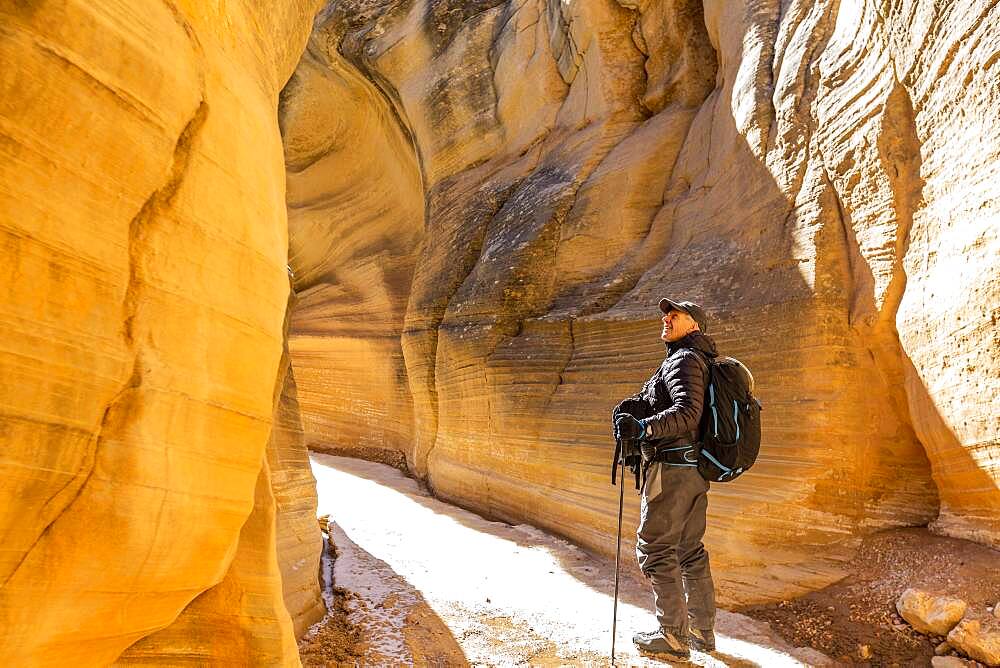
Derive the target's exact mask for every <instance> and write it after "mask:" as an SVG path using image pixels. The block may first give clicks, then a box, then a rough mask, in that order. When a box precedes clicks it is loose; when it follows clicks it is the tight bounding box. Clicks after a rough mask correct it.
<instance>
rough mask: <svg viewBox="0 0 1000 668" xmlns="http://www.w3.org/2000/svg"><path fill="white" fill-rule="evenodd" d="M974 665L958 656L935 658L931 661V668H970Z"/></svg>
mask: <svg viewBox="0 0 1000 668" xmlns="http://www.w3.org/2000/svg"><path fill="white" fill-rule="evenodd" d="M971 665H972V663H971V662H970V661H966V660H965V659H960V658H958V657H957V656H935V657H934V658H932V659H931V668H968V667H969V666H971Z"/></svg>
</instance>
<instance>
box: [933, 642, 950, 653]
mask: <svg viewBox="0 0 1000 668" xmlns="http://www.w3.org/2000/svg"><path fill="white" fill-rule="evenodd" d="M951 649H952V647H951V645H949V644H948V641H947V640H945V641H944V642H942V643H941V644H939V645H938V646H937V647H935V648H934V653H935V654H937V655H938V656H944V655H945V654H947V653H948V652H950V651H951Z"/></svg>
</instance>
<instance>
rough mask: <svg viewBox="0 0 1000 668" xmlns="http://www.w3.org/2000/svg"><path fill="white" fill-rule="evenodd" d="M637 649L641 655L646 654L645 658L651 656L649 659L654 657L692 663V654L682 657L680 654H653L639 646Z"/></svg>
mask: <svg viewBox="0 0 1000 668" xmlns="http://www.w3.org/2000/svg"><path fill="white" fill-rule="evenodd" d="M636 649H637V650H639V653H640V654H644V655H645V656H649V657H653V658H659V659H669V660H671V661H683V662H684V663H690V661H691V655H690V654H688V655H686V656H682V655H679V654H671V653H670V652H653V651H651V650H648V649H643V648H641V647H638V646H637V647H636Z"/></svg>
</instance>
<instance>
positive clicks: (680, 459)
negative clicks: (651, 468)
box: [649, 443, 701, 468]
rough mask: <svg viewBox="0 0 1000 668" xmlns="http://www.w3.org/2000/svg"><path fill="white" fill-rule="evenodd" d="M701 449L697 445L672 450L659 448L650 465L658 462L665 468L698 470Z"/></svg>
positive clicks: (692, 444)
mask: <svg viewBox="0 0 1000 668" xmlns="http://www.w3.org/2000/svg"><path fill="white" fill-rule="evenodd" d="M700 450H701V448H700V447H699V446H698V444H697V443H689V444H688V445H679V446H677V447H672V448H659V449H658V450H657V451H656V454H655V455H653V458H652V459H651V460H649V461H650V463H653V462H659V463H661V464H666V465H667V466H678V467H680V466H683V467H690V468H698V453H699V452H700Z"/></svg>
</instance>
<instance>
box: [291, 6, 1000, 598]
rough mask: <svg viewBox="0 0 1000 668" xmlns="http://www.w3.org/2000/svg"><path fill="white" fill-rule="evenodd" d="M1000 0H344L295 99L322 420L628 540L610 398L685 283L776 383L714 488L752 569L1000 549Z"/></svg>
mask: <svg viewBox="0 0 1000 668" xmlns="http://www.w3.org/2000/svg"><path fill="white" fill-rule="evenodd" d="M997 11H998V10H997V8H996V7H993V6H982V5H980V4H979V3H973V2H960V3H947V4H946V3H934V2H929V1H918V2H909V1H904V0H893V1H885V2H863V1H861V0H856V1H851V2H847V1H841V2H833V1H828V2H823V1H819V2H797V1H795V0H790V1H788V2H778V0H745V1H744V2H724V1H723V0H708V1H706V2H704V3H700V2H696V1H694V0H619V1H618V2H615V1H613V0H595V1H593V2H575V1H574V2H560V1H556V0H525V1H523V2H504V1H503V0H479V1H477V2H449V1H448V0H414V1H412V2H391V1H385V2H380V3H367V2H360V1H355V2H338V3H330V4H329V5H328V7H327V9H326V10H325V11H324V13H323V14H322V15H321V18H320V20H319V21H318V22H317V29H316V31H314V33H313V37H312V41H311V46H310V50H309V54H310V55H309V56H308V57H307V58H306V59H305V60H304V61H303V62H302V63H301V64H300V66H299V69H298V70H297V72H296V75H295V77H294V78H293V82H297V83H296V85H294V86H289V88H288V89H286V91H285V94H284V96H283V105H284V106H283V109H284V116H283V120H282V127H283V132H284V136H285V140H286V158H287V159H288V162H289V165H290V170H289V177H288V178H289V195H290V200H289V202H290V215H289V225H290V237H291V239H292V241H291V245H292V247H293V249H294V248H302V249H308V253H306V252H305V251H303V254H302V255H296V254H295V253H293V255H292V267H293V269H294V270H295V271H296V274H297V276H300V277H302V276H305V277H306V278H302V279H300V280H302V281H303V283H301V284H299V285H297V287H298V288H299V289H300V290H301V292H302V294H303V297H304V302H306V303H308V304H309V306H308V307H307V308H306V309H305V310H303V311H302V312H300V313H297V315H296V319H295V322H294V324H293V348H292V349H293V365H294V366H295V368H296V372H297V378H298V380H299V383H300V386H299V389H300V396H301V397H302V402H303V410H304V412H308V413H309V419H308V420H306V429H307V432H310V431H311V432H312V433H311V435H307V439H311V441H312V442H314V443H322V444H324V445H325V446H327V447H329V446H333V447H364V446H365V444H366V443H367V442H376V443H377V444H378V446H379V447H382V448H397V449H399V450H401V451H403V452H404V453H405V454H406V457H407V459H408V461H409V464H410V467H411V468H412V469H413V470H414V471H415V472H417V473H418V474H419V475H421V476H424V477H426V478H427V479H428V480H429V482H430V484H431V485H432V486H433V488H434V489H435V491H436V492H437V493H438V494H440V495H442V496H444V497H446V498H450V499H453V500H456V501H458V502H459V503H462V504H463V505H466V506H469V507H472V508H474V509H476V510H479V511H482V512H485V513H487V514H489V515H492V516H498V517H503V518H508V519H511V520H518V521H523V520H530V521H532V522H534V523H536V524H539V525H541V526H544V527H547V528H549V529H552V530H554V531H557V532H559V533H562V534H564V535H567V536H569V537H571V538H573V539H575V540H578V541H580V542H582V543H583V544H585V545H589V546H591V547H593V548H595V549H598V550H602V551H608V550H610V549H611V546H612V545H613V540H612V539H611V538H610V536H612V535H613V532H614V528H615V515H616V510H617V508H616V503H615V502H616V499H615V491H614V490H613V489H612V488H611V487H610V486H609V485H608V480H607V475H608V468H609V464H610V462H609V457H610V448H611V444H610V436H609V428H608V415H609V412H610V409H611V407H612V406H613V405H614V404H615V403H616V401H617V400H618V399H620V398H621V397H623V396H625V395H627V394H630V393H632V392H634V391H635V390H636V389H637V388H638V386H639V384H640V383H641V382H642V380H643V379H644V378H645V377H647V376H648V374H649V373H650V372H651V370H652V369H653V368H655V366H656V364H657V363H658V361H659V360H660V358H661V356H662V347H661V345H660V344H659V342H658V339H657V333H658V324H659V323H658V322H657V318H658V314H657V312H656V307H655V303H656V301H657V300H658V298H659V297H661V296H664V295H670V296H677V297H684V298H689V299H693V300H696V301H699V302H701V303H702V304H704V305H706V306H707V307H708V310H709V311H710V313H711V315H712V316H713V324H712V327H711V330H710V333H712V334H713V335H714V336H715V338H716V340H717V341H718V343H719V344H720V347H721V349H722V350H723V352H724V353H726V354H730V355H734V356H737V357H739V358H740V359H743V360H744V361H745V362H747V363H748V364H749V365H750V367H751V368H752V369H753V370H754V372H755V375H756V377H757V383H758V387H759V393H760V395H761V398H762V400H763V403H764V406H765V411H764V420H765V443H764V450H763V454H762V457H761V460H760V462H759V464H758V465H757V467H756V468H755V469H754V471H752V472H751V473H750V474H748V475H746V476H745V477H744V478H743V479H741V480H740V481H739V482H737V483H734V484H732V485H717V486H716V487H715V489H714V490H713V494H712V502H711V508H710V513H711V516H712V517H711V529H710V534H709V539H708V540H709V542H710V549H711V550H712V551H713V555H714V563H715V564H716V569H717V572H718V573H719V574H720V575H721V580H722V588H723V593H724V595H725V596H726V597H727V598H729V599H730V600H742V601H747V600H759V599H764V598H770V597H774V596H784V595H787V594H788V593H794V592H796V591H801V590H803V589H805V588H810V587H813V586H818V585H819V584H822V583H825V582H827V581H829V579H830V578H833V577H836V576H837V574H838V562H839V561H840V560H841V559H842V558H843V556H844V555H846V554H849V553H850V551H851V549H852V548H853V546H854V545H855V543H856V538H857V536H859V535H861V534H863V533H865V532H869V531H872V530H876V529H879V528H883V527H888V526H896V525H910V524H924V523H926V522H928V521H931V520H933V521H934V526H935V527H936V528H937V529H938V530H940V531H942V532H946V533H950V534H952V535H959V536H965V537H972V538H976V539H978V540H981V541H984V542H988V543H993V544H998V543H1000V523H998V522H1000V520H998V518H1000V513H998V510H1000V491H998V479H1000V471H998V461H1000V453H998V449H1000V445H998V442H997V439H998V431H1000V426H998V425H1000V419H998V418H1000V415H998V411H1000V408H998V406H1000V359H998V356H1000V346H998V345H997V343H998V338H997V337H998V334H997V327H996V319H997V312H998V309H1000V278H998V277H1000V270H998V269H997V266H996V262H995V258H996V257H997V256H998V251H1000V234H998V228H1000V225H998V217H1000V210H998V207H1000V205H998V204H997V202H998V201H1000V199H998V198H997V194H998V192H1000V191H998V186H997V185H996V184H997V183H998V173H997V172H998V167H997V165H998V164H1000V161H998V159H997V158H998V153H1000V125H998V121H997V118H996V114H995V111H991V110H995V109H996V108H997V105H998V103H1000V91H998V87H997V85H996V83H995V81H996V75H997V72H998V67H1000V61H998V59H997V58H996V53H997V49H998V45H1000V27H998V26H1000V21H998V18H1000V17H998V16H997ZM359 107H363V109H359ZM305 110H308V113H306V111H305ZM359 112H363V113H362V117H363V118H364V119H366V120H365V121H364V124H363V129H362V128H360V126H359V123H360V122H359V121H358V120H356V119H357V118H358V115H359ZM348 137H353V138H356V139H357V140H358V141H347V138H348ZM404 139H409V140H410V141H409V142H406V141H404ZM303 147H308V150H305V149H304V148H303ZM304 155H308V156H309V159H308V163H309V164H308V166H307V167H305V168H304V169H303V168H300V167H297V166H296V160H297V159H298V158H299V157H300V156H304ZM397 159H398V160H401V161H402V162H401V164H395V163H396V161H397ZM411 162H415V163H416V164H415V165H412V166H411ZM321 163H323V164H324V165H327V166H325V167H322V168H321V167H320V164H321ZM334 165H336V167H334ZM336 170H350V173H349V174H348V175H345V176H344V177H343V178H340V177H338V172H337V171H336ZM310 172H312V175H313V176H312V177H310V176H309V174H310ZM401 174H404V175H405V178H404V176H401ZM415 174H419V176H420V181H421V183H420V184H419V185H418V184H417V183H416V176H415ZM319 181H322V187H320V186H319V185H316V186H314V187H309V188H307V187H305V184H313V183H318V182H319ZM401 181H402V182H405V183H406V184H407V185H406V187H400V186H399V184H400V183H401ZM300 188H301V189H300ZM296 193H298V194H296ZM387 193H388V194H387ZM419 197H422V208H421V207H420V206H419V204H418V202H417V199H418V198H419ZM303 202H308V203H309V206H306V207H303ZM418 211H420V212H421V213H422V216H418V213H417V212H418ZM418 220H419V224H418V222H417V221H418ZM398 239H405V244H402V245H399V244H398V243H397V240H398ZM373 267H379V268H384V269H383V272H384V273H380V272H379V271H377V270H375V269H373ZM398 267H405V268H406V270H405V271H398V272H397V271H395V268H398ZM320 272H325V273H326V277H327V278H326V279H324V281H323V284H322V286H320V287H317V285H318V284H317V283H315V282H314V279H313V278H312V277H314V276H317V275H318V274H319V273H320ZM390 274H391V276H390ZM311 291H312V292H311ZM320 291H322V293H323V294H325V295H329V297H328V298H327V299H326V302H325V303H320V300H319V299H318V297H317V298H314V300H313V301H310V297H311V296H312V295H314V294H315V295H317V296H318V294H319V293H320ZM345 314H351V315H352V316H354V317H356V320H360V321H362V322H363V323H364V324H363V326H362V324H361V323H358V324H355V323H356V320H355V319H354V318H345V317H344V316H345ZM390 314H391V319H392V322H391V323H385V322H384V319H385V318H386V317H389V315H390ZM347 323H350V324H347ZM364 327H367V328H368V331H365V329H364ZM400 354H401V356H402V361H403V367H405V369H404V368H401V365H400V362H399V359H400ZM300 371H301V373H299V372H300ZM387 379H388V380H389V381H390V382H389V385H388V389H387V386H386V380H387ZM307 397H308V399H307ZM307 404H308V408H306V405H307ZM383 406H392V407H393V409H392V410H391V411H389V410H387V409H385V408H383ZM633 505H636V504H633ZM629 520H630V521H631V522H633V523H634V522H635V521H636V517H635V513H634V512H633V513H631V514H630V517H629Z"/></svg>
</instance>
